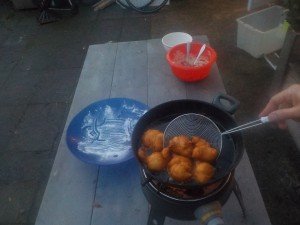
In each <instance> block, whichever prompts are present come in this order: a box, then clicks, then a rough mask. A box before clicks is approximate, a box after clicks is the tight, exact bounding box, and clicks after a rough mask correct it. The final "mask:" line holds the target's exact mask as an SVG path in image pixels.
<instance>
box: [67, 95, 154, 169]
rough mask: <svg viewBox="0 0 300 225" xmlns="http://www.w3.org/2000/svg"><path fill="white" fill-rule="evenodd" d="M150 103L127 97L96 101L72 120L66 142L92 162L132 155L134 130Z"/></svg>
mask: <svg viewBox="0 0 300 225" xmlns="http://www.w3.org/2000/svg"><path fill="white" fill-rule="evenodd" d="M147 110H148V106H147V105H145V104H143V103H141V102H138V101H135V100H133V99H127V98H112V99H106V100H102V101H99V102H95V103H93V104H91V105H89V106H87V107H86V108H85V109H83V110H82V111H81V112H79V113H78V114H77V115H76V116H75V117H74V118H73V120H72V121H71V123H70V125H69V127H68V130H67V137H66V138H67V144H68V147H69V149H70V150H71V152H72V153H73V154H74V155H75V156H76V157H78V158H79V159H80V160H82V161H84V162H88V163H92V164H98V165H109V164H116V163H120V162H123V161H126V160H129V159H131V158H132V157H133V152H132V151H131V134H132V132H133V128H134V126H135V124H136V123H137V121H138V120H139V118H140V117H141V116H142V115H144V114H145V113H146V112H147Z"/></svg>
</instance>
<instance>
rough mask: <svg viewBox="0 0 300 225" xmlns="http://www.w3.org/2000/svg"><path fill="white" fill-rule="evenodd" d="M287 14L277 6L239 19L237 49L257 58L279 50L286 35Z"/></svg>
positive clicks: (285, 10)
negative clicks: (285, 21)
mask: <svg viewBox="0 0 300 225" xmlns="http://www.w3.org/2000/svg"><path fill="white" fill-rule="evenodd" d="M287 12H288V10H287V9H285V8H283V7H281V6H277V5H275V6H272V7H269V8H267V9H264V10H261V11H258V12H255V13H252V14H249V15H247V16H244V17H240V18H238V19H237V20H236V21H237V24H238V31H237V47H238V48H241V49H243V50H245V51H246V52H248V53H250V54H251V55H252V56H253V57H255V58H259V57H261V56H262V55H263V54H268V53H271V52H274V51H277V50H279V49H280V48H281V47H282V45H283V42H284V38H285V34H286V28H285V27H284V26H283V22H284V20H285V18H286V14H287Z"/></svg>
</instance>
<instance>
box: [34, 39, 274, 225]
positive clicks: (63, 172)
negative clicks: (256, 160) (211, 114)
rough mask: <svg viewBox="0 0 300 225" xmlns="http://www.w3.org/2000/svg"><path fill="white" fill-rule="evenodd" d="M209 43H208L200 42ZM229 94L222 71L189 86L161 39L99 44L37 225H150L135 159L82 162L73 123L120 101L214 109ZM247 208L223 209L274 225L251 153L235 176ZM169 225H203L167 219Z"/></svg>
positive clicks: (90, 56)
mask: <svg viewBox="0 0 300 225" xmlns="http://www.w3.org/2000/svg"><path fill="white" fill-rule="evenodd" d="M195 39H196V40H200V41H202V42H208V39H207V37H206V36H198V37H195ZM220 92H221V93H225V89H224V85H223V83H222V79H221V77H220V74H219V71H218V68H217V65H216V64H215V65H214V66H213V68H212V71H211V74H210V76H209V77H208V78H206V79H205V80H203V81H201V82H197V83H183V82H181V81H179V80H178V79H177V78H175V77H174V76H173V75H172V73H171V71H170V68H169V66H168V64H167V62H166V60H165V50H164V49H163V46H162V45H161V41H160V39H152V40H144V41H133V42H119V43H106V44H98V45H91V46H90V47H89V50H88V53H87V56H86V59H85V62H84V66H83V69H82V72H81V76H80V79H79V82H78V85H77V88H76V92H75V95H74V99H73V103H72V105H71V108H70V112H69V115H68V118H67V121H66V125H65V128H64V132H63V134H62V138H61V141H60V144H59V146H58V150H57V155H56V158H55V162H54V164H53V167H52V171H51V174H50V177H49V180H48V184H47V187H46V190H45V193H44V196H43V200H42V203H41V206H40V209H39V213H38V216H37V219H36V225H96V224H97V225H143V224H146V223H147V218H148V215H149V204H148V202H147V201H146V198H145V197H144V195H143V193H142V189H141V184H140V177H139V168H138V164H137V162H136V160H135V159H132V160H129V161H127V162H124V163H120V164H116V165H110V166H97V165H91V164H87V163H84V162H82V161H80V160H78V159H77V158H76V157H75V156H73V155H72V153H71V152H70V151H69V149H68V148H67V145H66V130H67V128H68V125H69V123H70V121H71V120H72V118H73V117H74V116H75V115H76V114H77V113H78V112H80V111H81V110H82V109H83V108H85V107H86V106H87V105H89V104H91V103H93V102H95V101H99V100H102V99H107V98H113V97H125V98H132V99H135V100H138V101H140V102H143V103H145V104H147V105H148V106H150V107H153V106H156V105H158V104H160V103H163V102H166V101H170V100H174V99H186V98H188V99H198V100H203V101H208V102H211V101H212V99H213V97H214V96H215V95H216V94H217V93H220ZM235 178H236V180H237V182H238V184H239V186H240V189H241V192H242V194H243V199H244V203H245V208H246V218H244V217H243V215H242V211H241V208H240V206H239V204H238V201H237V199H236V197H235V196H234V195H231V196H230V198H229V200H228V201H227V203H226V204H225V205H224V206H223V216H224V221H225V222H226V224H230V225H241V224H242V225H244V224H245V225H246V224H248V225H250V224H252V225H254V224H255V225H269V224H271V223H270V220H269V217H268V214H267V212H266V209H265V206H264V203H263V200H262V197H261V194H260V191H259V188H258V185H257V182H256V180H255V177H254V174H253V171H252V168H251V165H250V162H249V159H248V156H247V153H246V152H245V154H244V156H243V158H242V160H241V162H240V164H239V166H238V167H237V169H236V171H235ZM165 224H166V225H171V224H172V225H174V224H178V225H179V224H185V225H186V224H199V222H198V221H188V222H187V221H184V222H183V221H178V220H174V219H171V218H167V219H166V221H165Z"/></svg>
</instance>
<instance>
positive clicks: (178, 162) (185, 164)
mask: <svg viewBox="0 0 300 225" xmlns="http://www.w3.org/2000/svg"><path fill="white" fill-rule="evenodd" d="M192 170H193V163H192V161H191V160H190V159H189V158H186V157H183V156H180V155H174V156H173V158H172V159H171V161H170V162H169V163H168V173H169V175H170V177H172V178H173V179H174V180H176V181H179V182H185V181H189V180H190V179H191V178H192Z"/></svg>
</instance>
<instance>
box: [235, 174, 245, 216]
mask: <svg viewBox="0 0 300 225" xmlns="http://www.w3.org/2000/svg"><path fill="white" fill-rule="evenodd" d="M233 193H234V194H235V196H236V198H237V200H238V201H239V204H240V206H241V209H242V213H243V217H244V218H246V208H245V204H244V200H243V196H242V192H241V190H240V187H239V185H238V183H237V182H236V180H235V179H234V180H233Z"/></svg>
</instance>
